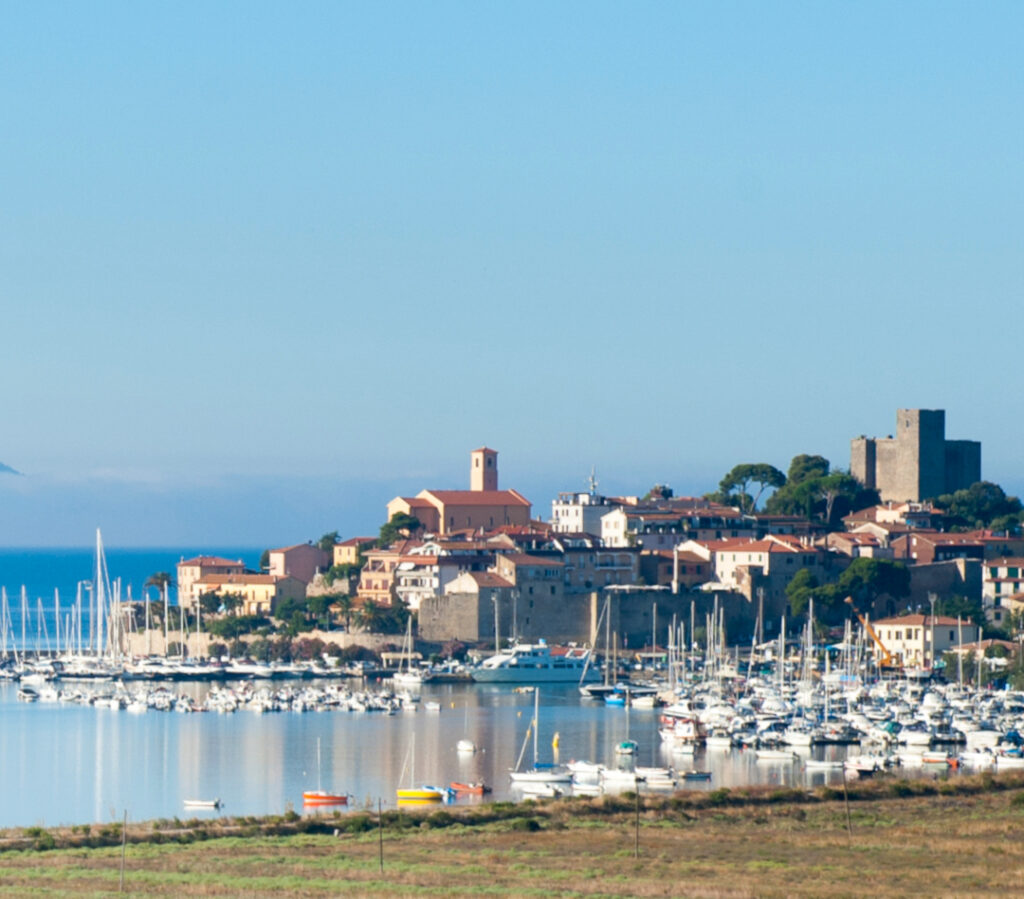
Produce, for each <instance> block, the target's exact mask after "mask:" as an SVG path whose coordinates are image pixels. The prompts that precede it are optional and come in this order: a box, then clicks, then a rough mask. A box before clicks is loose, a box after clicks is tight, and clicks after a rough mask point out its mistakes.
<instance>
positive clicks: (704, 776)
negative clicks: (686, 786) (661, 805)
mask: <svg viewBox="0 0 1024 899" xmlns="http://www.w3.org/2000/svg"><path fill="white" fill-rule="evenodd" d="M683 780H711V772H710V771H684V772H683Z"/></svg>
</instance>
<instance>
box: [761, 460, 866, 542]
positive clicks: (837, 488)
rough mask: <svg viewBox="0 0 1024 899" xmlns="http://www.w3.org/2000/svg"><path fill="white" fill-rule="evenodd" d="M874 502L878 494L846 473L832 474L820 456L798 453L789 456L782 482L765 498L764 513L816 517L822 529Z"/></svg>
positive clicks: (837, 472)
mask: <svg viewBox="0 0 1024 899" xmlns="http://www.w3.org/2000/svg"><path fill="white" fill-rule="evenodd" d="M878 502H879V497H878V491H876V490H869V489H868V488H866V487H865V486H864V485H863V484H861V483H860V481H858V480H857V479H856V478H855V477H853V476H852V475H850V474H849V473H848V472H845V471H842V470H840V469H836V470H834V471H833V470H832V469H831V466H830V463H829V461H828V459H826V458H825V457H824V456H809V455H806V454H801V455H799V456H794V457H793V461H792V462H790V464H789V477H787V479H786V483H785V484H784V485H783V486H782V487H780V488H779V489H778V490H776V491H775V493H773V494H772V495H771V496H770V497H769V498H768V501H767V502H766V503H765V511H767V512H770V513H771V514H773V515H801V516H803V517H804V518H808V519H814V518H819V519H821V520H822V522H823V523H824V524H825V526H826V527H836V526H837V522H839V520H840V519H841V518H842V517H843V516H844V515H849V514H850V513H851V512H856V511H857V510H858V509H864V508H867V507H868V506H873V505H876V504H877V503H878Z"/></svg>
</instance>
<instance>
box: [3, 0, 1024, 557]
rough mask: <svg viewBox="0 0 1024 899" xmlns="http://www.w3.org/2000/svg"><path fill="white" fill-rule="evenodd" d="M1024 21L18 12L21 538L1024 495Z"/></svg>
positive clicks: (12, 439)
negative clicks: (911, 431) (671, 505)
mask: <svg viewBox="0 0 1024 899" xmlns="http://www.w3.org/2000/svg"><path fill="white" fill-rule="evenodd" d="M1022 25H1024V8H1022V7H1021V6H1020V5H1019V4H999V3H989V4H984V5H981V6H978V5H975V4H966V3H960V4H948V3H947V4H943V3H928V4H915V3H901V4H883V3H879V4H871V3H865V4H856V5H854V4H845V3H843V4H830V3H806V4H798V3H784V4H762V3H737V4H730V3H721V2H715V3H706V4H701V3H689V4H674V3H671V4H670V3H665V4H656V3H651V4H631V5H622V4H602V3H593V2H588V3H578V4H572V3H564V4H540V3H538V4H529V3H521V4H510V5H505V6H500V5H498V4H471V3H447V4H445V3H432V4H421V3H405V4H403V3H392V4H358V5H357V4H341V3H333V2H332V3H323V4H318V3H298V4H261V3H255V2H245V3H217V4H209V3H163V4H158V3H153V4H130V3H113V2H110V3H104V4H99V5H96V4H86V5H83V4H73V3H66V4H61V3H48V4H18V5H8V6H7V7H5V10H4V14H3V27H2V28H0V117H2V121H3V122H4V127H3V129H2V132H0V171H2V172H3V175H2V176H0V177H2V181H0V183H2V198H0V310H2V334H3V352H2V353H0V377H2V380H3V385H4V386H3V390H2V392H0V397H2V399H0V420H2V421H3V424H4V427H3V429H2V431H0V433H2V435H3V436H2V439H0V462H4V463H7V464H8V465H11V466H13V467H15V468H16V469H18V470H19V471H21V472H23V475H22V476H21V477H17V478H16V477H14V476H10V475H0V504H2V506H0V507H2V508H4V510H5V514H4V515H0V543H4V544H8V545H17V544H41V543H57V544H87V543H88V542H89V540H90V539H91V533H92V529H93V528H94V527H96V526H97V525H99V526H102V527H103V528H104V535H105V539H106V540H107V542H108V543H110V544H111V545H129V544H142V545H145V544H154V545H158V544H164V545H166V544H169V543H187V544H194V543H196V542H197V541H210V542H211V543H216V544H224V543H234V544H250V543H251V544H253V545H265V544H280V543H285V542H291V541H292V540H298V539H305V538H308V537H315V536H318V535H319V534H320V533H322V532H324V531H326V530H333V529H338V530H341V531H342V532H343V533H354V532H356V531H366V530H368V529H373V528H375V527H376V526H377V525H378V524H379V523H380V519H381V518H382V516H383V504H384V502H386V500H387V499H389V498H390V497H391V496H393V495H394V494H396V493H398V492H402V491H410V490H416V489H418V488H419V487H422V486H439V487H440V486H460V485H462V484H463V483H464V482H465V480H466V478H467V474H468V472H467V469H468V461H467V460H468V451H469V450H470V449H471V448H473V447H475V446H479V445H481V444H483V443H486V444H488V445H490V446H494V447H496V448H498V449H499V450H500V451H501V471H502V481H503V484H504V485H506V486H517V487H519V488H520V489H522V490H523V491H524V492H525V493H526V494H527V495H528V496H530V498H531V499H532V500H533V501H534V505H535V509H537V510H538V511H542V512H545V513H546V512H547V510H548V509H549V508H550V507H549V500H550V497H551V493H552V492H553V491H555V490H557V489H576V488H578V487H581V486H582V484H583V479H584V477H585V475H586V474H587V473H588V472H589V470H590V467H591V465H595V466H596V467H597V471H598V475H599V477H600V478H601V481H602V487H603V488H607V489H608V490H610V491H620V492H636V491H643V490H645V489H646V488H647V487H648V486H649V485H650V484H651V483H653V482H654V481H661V482H666V481H667V482H668V483H671V484H672V485H673V486H674V487H675V488H676V490H677V491H678V492H702V491H704V490H708V489H712V488H713V487H714V486H715V484H716V483H717V481H718V479H719V477H720V476H721V475H722V473H724V472H725V471H726V470H728V469H729V468H730V467H732V465H733V464H735V463H737V462H741V461H768V462H772V463H773V464H776V465H778V466H779V467H782V468H785V467H786V465H787V464H788V461H789V459H790V458H791V457H792V456H793V455H794V454H796V453H800V452H817V453H822V454H824V455H826V456H828V457H829V458H830V459H832V460H833V462H834V463H836V464H839V465H844V466H845V465H847V464H848V463H849V439H850V438H851V437H853V436H856V435H858V434H862V433H865V434H869V435H878V436H884V435H885V434H887V433H889V432H890V431H891V430H892V426H893V422H894V420H895V410H896V409H897V408H898V407H924V408H945V409H946V410H947V436H949V437H952V438H973V439H979V440H981V441H982V442H983V474H984V475H985V476H986V477H987V478H989V479H991V480H995V481H998V482H1000V483H1002V484H1004V485H1006V486H1007V487H1008V488H1010V489H1013V490H1015V491H1017V492H1020V491H1022V490H1024V476H1022V474H1021V470H1020V450H1019V447H1020V446H1021V445H1022V444H1024V422H1022V419H1021V417H1020V415H1019V403H1018V402H1017V401H1016V399H1015V394H1016V393H1017V388H1016V386H1015V385H1016V382H1017V380H1018V379H1019V378H1018V375H1017V372H1016V369H1017V367H1018V366H1017V365H1016V361H1015V360H1016V359H1017V358H1018V357H1019V347H1020V337H1019V335H1020V332H1021V324H1022V318H1024V313H1022V311H1021V308H1022V307H1021V299H1022V287H1024V266H1022V263H1021V246H1022V237H1024V222H1022V217H1024V170H1022V166H1021V165H1020V159H1021V154H1022V150H1024V124H1022V119H1021V116H1020V108H1021V103H1022V93H1024V91H1022V87H1024V84H1022V81H1024V79H1022V66H1021V63H1020V51H1019V35H1020V34H1021V26H1022Z"/></svg>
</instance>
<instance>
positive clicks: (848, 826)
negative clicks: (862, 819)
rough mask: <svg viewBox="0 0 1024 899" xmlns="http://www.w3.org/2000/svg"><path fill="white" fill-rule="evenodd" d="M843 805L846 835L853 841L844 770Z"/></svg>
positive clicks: (848, 795)
mask: <svg viewBox="0 0 1024 899" xmlns="http://www.w3.org/2000/svg"><path fill="white" fill-rule="evenodd" d="M843 806H844V807H845V808H846V836H847V838H848V839H849V841H850V843H851V844H852V843H853V824H852V823H851V821H850V794H849V793H848V792H847V791H846V772H845V771H844V772H843Z"/></svg>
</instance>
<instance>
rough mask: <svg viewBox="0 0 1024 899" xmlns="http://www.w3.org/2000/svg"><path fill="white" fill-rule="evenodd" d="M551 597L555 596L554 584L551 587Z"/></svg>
mask: <svg viewBox="0 0 1024 899" xmlns="http://www.w3.org/2000/svg"><path fill="white" fill-rule="evenodd" d="M551 595H552V596H554V595H555V585H554V584H552V585H551Z"/></svg>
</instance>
